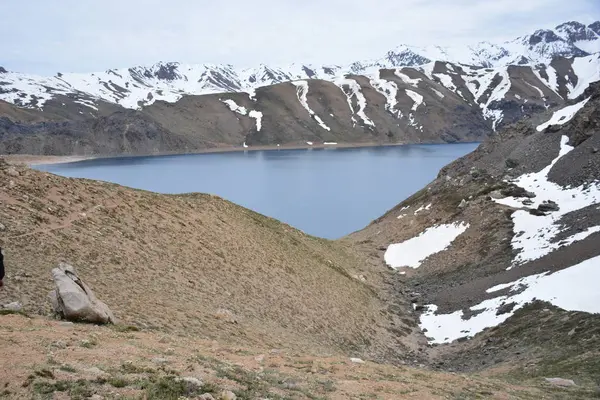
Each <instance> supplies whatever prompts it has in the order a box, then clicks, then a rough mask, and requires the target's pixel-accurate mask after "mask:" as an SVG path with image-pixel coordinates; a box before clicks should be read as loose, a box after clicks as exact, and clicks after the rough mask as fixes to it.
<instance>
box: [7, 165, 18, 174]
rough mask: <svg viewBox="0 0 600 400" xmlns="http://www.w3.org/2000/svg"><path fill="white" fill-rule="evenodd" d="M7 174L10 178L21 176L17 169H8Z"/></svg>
mask: <svg viewBox="0 0 600 400" xmlns="http://www.w3.org/2000/svg"><path fill="white" fill-rule="evenodd" d="M6 173H7V174H8V175H10V176H19V175H20V174H19V171H17V169H16V168H15V167H8V168H7V169H6Z"/></svg>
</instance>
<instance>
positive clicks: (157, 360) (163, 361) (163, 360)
mask: <svg viewBox="0 0 600 400" xmlns="http://www.w3.org/2000/svg"><path fill="white" fill-rule="evenodd" d="M152 362H153V363H154V364H158V365H163V364H167V363H168V362H169V360H167V359H166V358H161V357H155V358H153V359H152Z"/></svg>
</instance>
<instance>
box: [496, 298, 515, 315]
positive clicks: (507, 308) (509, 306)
mask: <svg viewBox="0 0 600 400" xmlns="http://www.w3.org/2000/svg"><path fill="white" fill-rule="evenodd" d="M516 305H517V303H515V302H514V301H513V302H512V303H503V304H502V305H501V306H500V307H498V310H497V311H496V315H502V314H508V313H509V312H511V311H512V310H513V309H514V308H515V306H516Z"/></svg>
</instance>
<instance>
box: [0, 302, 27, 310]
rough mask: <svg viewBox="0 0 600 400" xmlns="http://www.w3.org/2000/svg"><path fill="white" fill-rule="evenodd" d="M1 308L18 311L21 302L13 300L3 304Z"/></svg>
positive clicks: (21, 308) (21, 307)
mask: <svg viewBox="0 0 600 400" xmlns="http://www.w3.org/2000/svg"><path fill="white" fill-rule="evenodd" d="M2 308H4V309H5V310H9V311H13V312H19V311H21V310H23V304H21V303H19V302H18V301H13V302H12V303H8V304H5V305H3V306H2Z"/></svg>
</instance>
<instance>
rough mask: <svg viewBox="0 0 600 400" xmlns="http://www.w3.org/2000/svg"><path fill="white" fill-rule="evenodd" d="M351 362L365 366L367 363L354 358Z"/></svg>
mask: <svg viewBox="0 0 600 400" xmlns="http://www.w3.org/2000/svg"><path fill="white" fill-rule="evenodd" d="M350 361H351V362H353V363H355V364H364V363H365V362H364V361H363V360H362V359H360V358H354V357H352V358H350Z"/></svg>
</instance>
